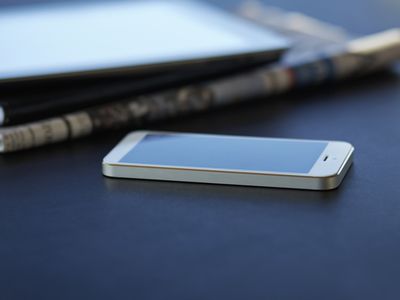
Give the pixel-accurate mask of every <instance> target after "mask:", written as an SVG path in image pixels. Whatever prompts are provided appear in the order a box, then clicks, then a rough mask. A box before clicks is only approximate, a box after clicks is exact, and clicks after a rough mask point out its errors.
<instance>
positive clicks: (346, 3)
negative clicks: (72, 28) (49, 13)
mask: <svg viewBox="0 0 400 300" xmlns="http://www.w3.org/2000/svg"><path fill="white" fill-rule="evenodd" d="M203 1H204V0H203ZM46 2H98V0H88V1H81V0H0V9H1V7H5V6H13V5H23V4H27V3H46ZM204 2H209V3H213V4H215V5H219V6H222V7H226V8H232V7H234V6H237V5H239V4H240V3H242V2H243V0H207V1H204ZM262 2H263V3H265V4H268V5H273V6H277V7H281V8H284V9H288V10H294V11H300V12H303V13H305V14H308V15H310V16H313V17H316V18H319V19H321V20H324V21H327V22H330V23H333V24H337V25H341V26H343V27H345V28H346V29H348V30H350V31H351V32H353V33H354V34H357V35H358V34H360V35H362V34H369V33H373V32H376V31H380V30H385V29H387V28H390V27H398V26H399V25H400V1H399V0H335V1H320V0H262Z"/></svg>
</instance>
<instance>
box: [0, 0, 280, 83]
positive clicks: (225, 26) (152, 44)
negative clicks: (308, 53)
mask: <svg viewBox="0 0 400 300" xmlns="http://www.w3.org/2000/svg"><path fill="white" fill-rule="evenodd" d="M0 45H1V46H0V47H1V55H0V66H1V67H0V80H2V79H7V78H8V79H9V78H18V77H31V76H42V75H49V74H50V75H51V74H64V73H71V72H72V73H73V72H85V71H93V70H103V69H113V68H114V69H115V68H124V67H135V66H146V65H154V64H165V63H171V62H179V61H190V60H198V59H208V58H213V57H221V56H229V55H239V54H243V53H252V52H254V53H257V52H263V51H264V52H265V51H272V50H276V49H283V48H285V47H286V42H285V40H284V39H282V38H280V37H279V36H277V35H275V34H273V33H269V32H266V31H264V30H261V29H259V28H258V27H255V26H254V25H253V24H249V23H247V22H245V21H242V20H241V19H237V18H236V17H233V16H230V15H228V14H226V13H224V12H222V11H219V10H216V9H212V8H209V7H206V6H203V5H199V4H197V3H191V2H189V3H187V2H179V1H169V2H166V1H136V2H130V1H123V2H119V1H118V2H109V3H107V2H105V3H94V4H49V5H46V6H44V5H40V6H38V5H36V6H31V7H27V8H18V9H8V10H6V11H3V12H1V13H0Z"/></svg>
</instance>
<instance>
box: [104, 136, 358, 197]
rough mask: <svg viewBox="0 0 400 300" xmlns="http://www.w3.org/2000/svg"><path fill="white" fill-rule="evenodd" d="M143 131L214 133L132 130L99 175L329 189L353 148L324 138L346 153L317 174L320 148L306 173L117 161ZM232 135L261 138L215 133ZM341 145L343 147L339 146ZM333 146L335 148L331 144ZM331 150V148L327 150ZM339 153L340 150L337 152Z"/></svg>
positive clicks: (344, 170) (342, 173)
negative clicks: (325, 170) (316, 158)
mask: <svg viewBox="0 0 400 300" xmlns="http://www.w3.org/2000/svg"><path fill="white" fill-rule="evenodd" d="M147 134H180V135H203V136H204V135H205V136H210V135H211V136H215V135H213V134H198V133H178V132H160V131H135V132H133V133H130V134H128V135H127V136H126V137H125V138H124V139H123V140H122V141H121V142H120V143H119V144H118V145H117V146H116V147H115V148H114V149H113V150H112V151H111V152H110V153H109V154H108V155H107V156H106V157H105V158H104V160H103V174H104V175H105V176H108V177H118V178H135V179H153V180H165V181H182V182H199V183H215V184H230V185H244V186H262V187H278V188H295V189H311V190H330V189H334V188H336V187H338V186H339V185H340V183H341V182H342V180H343V178H344V176H345V174H346V173H347V170H348V169H349V168H350V166H351V163H352V159H353V153H354V147H353V146H352V145H351V144H349V143H347V142H341V141H325V142H328V145H330V144H333V145H335V144H341V145H342V146H341V147H342V148H343V149H346V148H347V149H346V151H347V152H346V153H345V155H344V156H343V157H340V156H339V157H338V159H336V160H333V161H332V162H333V163H332V164H331V168H328V170H330V172H329V173H326V174H321V173H320V174H318V173H319V172H318V171H319V169H320V166H319V164H320V162H321V161H322V158H323V157H325V156H326V153H327V152H330V153H334V152H331V151H330V150H329V147H328V146H327V147H326V148H328V151H325V150H324V151H323V152H322V153H321V155H320V158H319V159H318V160H317V161H316V163H315V164H314V166H313V167H312V169H311V171H310V172H309V173H304V174H299V173H275V172H274V173H267V172H257V171H243V170H223V169H209V168H183V167H177V166H159V165H141V164H135V165H133V164H127V163H120V162H119V160H120V159H121V158H122V157H123V156H124V155H125V154H126V153H127V152H128V151H129V150H130V149H132V148H133V147H134V146H135V145H136V144H137V143H138V142H139V141H140V140H141V139H142V138H143V137H145V136H146V135H147ZM218 136H223V137H232V138H238V137H239V138H253V139H258V138H261V139H264V138H263V137H244V136H229V135H218ZM268 139H276V140H291V141H293V140H298V141H309V142H317V141H316V140H305V139H286V138H285V139H282V138H268ZM343 144H345V145H346V146H345V147H343ZM333 149H335V147H333ZM331 150H332V149H331ZM341 154H343V153H341Z"/></svg>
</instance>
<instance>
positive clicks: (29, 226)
mask: <svg viewBox="0 0 400 300" xmlns="http://www.w3.org/2000/svg"><path fill="white" fill-rule="evenodd" d="M1 2H2V3H3V5H10V4H12V3H11V2H12V1H4V0H2V1H1ZM7 2H8V3H7ZM15 2H21V1H15ZM25 2H26V1H25ZM213 2H215V3H217V0H214V1H213ZM218 3H219V4H222V5H225V6H230V5H233V4H234V2H228V1H225V2H224V3H221V2H219V1H218ZM269 3H271V4H275V5H280V6H282V7H284V8H288V9H293V10H300V11H303V12H306V13H308V14H311V15H313V16H316V17H319V18H321V19H324V20H327V21H330V22H334V23H337V24H339V25H341V26H343V27H345V28H348V29H350V30H353V32H355V33H357V34H367V33H372V32H375V31H379V30H382V29H386V28H388V27H395V26H399V25H400V2H399V1H397V0H382V1H379V0H375V1H372V0H354V1H350V0H348V1H346V0H336V1H329V2H328V1H319V0H315V1H311V0H302V1H299V0H292V1H289V0H280V1H278V0H276V1H269ZM0 51H1V50H0ZM0 55H1V52H0ZM398 74H399V73H398ZM151 128H152V129H161V130H174V131H190V132H208V133H222V134H240V135H256V136H257V135H258V136H274V137H294V138H310V139H333V140H346V141H349V142H351V143H353V144H354V145H355V148H356V154H355V163H354V166H353V167H352V168H351V170H350V171H349V173H348V175H347V177H346V178H345V180H344V182H343V184H342V186H341V187H340V188H339V189H337V190H334V191H330V192H312V191H300V190H285V189H269V188H251V187H234V186H223V185H207V184H190V183H172V182H157V181H143V180H116V179H108V178H104V177H103V176H102V175H101V160H102V158H103V156H104V155H105V154H106V153H107V152H108V151H109V150H110V149H111V148H112V147H113V146H114V145H115V144H116V143H117V142H118V140H119V139H120V138H121V137H122V136H123V135H124V133H122V132H118V133H111V134H106V135H100V136H96V137H92V138H89V139H85V140H78V141H74V142H69V143H63V144H58V145H53V146H49V147H44V148H40V149H35V150H32V151H26V152H20V153H16V154H11V155H4V156H0V298H1V299H121V298H122V299H177V298H182V299H225V298H226V299H252V298H256V299H318V298H319V299H399V297H400V285H399V283H400V187H399V178H400V163H399V150H400V75H396V74H379V75H376V76H372V77H368V78H364V79H361V80H357V81H354V82H349V83H345V84H339V85H335V86H329V87H323V88H318V89H315V90H308V91H302V92H295V93H291V94H288V95H285V96H283V97H277V98H274V99H268V100H261V101H257V102H254V103H253V105H237V106H234V107H230V108H227V109H225V110H220V111H214V112H210V113H207V114H202V115H196V116H193V117H188V118H183V119H178V120H173V121H170V122H168V123H163V124H158V125H155V126H153V127H151ZM317 297H318V298H317Z"/></svg>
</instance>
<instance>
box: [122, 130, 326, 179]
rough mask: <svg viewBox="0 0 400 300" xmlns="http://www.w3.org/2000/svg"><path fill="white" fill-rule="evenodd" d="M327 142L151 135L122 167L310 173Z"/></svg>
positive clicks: (136, 148)
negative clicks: (146, 166)
mask: <svg viewBox="0 0 400 300" xmlns="http://www.w3.org/2000/svg"><path fill="white" fill-rule="evenodd" d="M327 145H328V142H323V141H302V140H285V139H267V138H242V137H227V136H208V135H191V134H187V135H185V134H148V135H146V136H145V137H144V138H143V139H142V140H141V141H140V142H139V143H138V144H136V145H135V146H134V147H133V148H132V149H131V150H130V151H128V153H126V154H125V155H124V156H123V157H122V158H121V160H120V162H121V163H128V164H141V165H153V166H169V167H178V168H179V167H180V168H206V169H217V170H238V171H260V172H278V173H308V172H309V171H310V170H311V168H312V167H313V165H314V163H315V162H316V161H317V159H318V158H319V157H320V155H321V154H322V152H323V151H324V149H325V148H326V146H327Z"/></svg>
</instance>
